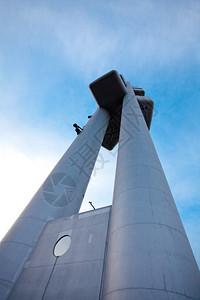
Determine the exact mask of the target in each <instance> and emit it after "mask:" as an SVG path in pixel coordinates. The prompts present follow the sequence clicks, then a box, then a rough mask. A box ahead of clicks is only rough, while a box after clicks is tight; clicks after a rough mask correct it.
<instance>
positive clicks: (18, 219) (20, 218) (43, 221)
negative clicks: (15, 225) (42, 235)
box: [18, 216, 48, 222]
mask: <svg viewBox="0 0 200 300" xmlns="http://www.w3.org/2000/svg"><path fill="white" fill-rule="evenodd" d="M20 219H36V220H40V221H43V222H48V221H47V220H45V219H41V218H37V217H26V216H25V217H20V218H19V219H18V220H20Z"/></svg>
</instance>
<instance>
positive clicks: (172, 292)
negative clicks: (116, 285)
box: [103, 287, 198, 300]
mask: <svg viewBox="0 0 200 300" xmlns="http://www.w3.org/2000/svg"><path fill="white" fill-rule="evenodd" d="M123 290H150V291H152V290H153V291H160V292H165V293H171V294H176V295H181V296H183V297H186V298H188V299H192V300H198V299H197V298H193V297H190V296H187V295H184V294H182V293H178V292H174V291H170V290H163V289H156V288H143V287H135V288H124V289H116V290H114V291H111V292H108V293H106V294H104V295H103V298H104V297H105V296H106V295H108V294H111V293H115V292H116V291H123Z"/></svg>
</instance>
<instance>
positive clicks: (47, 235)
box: [0, 71, 200, 300]
mask: <svg viewBox="0 0 200 300" xmlns="http://www.w3.org/2000/svg"><path fill="white" fill-rule="evenodd" d="M90 89H91V91H92V93H93V95H94V97H95V99H96V101H97V103H98V105H99V108H98V109H97V111H96V113H95V114H94V115H93V116H92V118H91V119H90V120H89V121H88V123H87V124H86V126H85V127H84V130H83V131H82V132H81V133H80V134H79V135H78V136H77V138H76V139H75V141H74V142H73V143H72V145H71V146H70V148H69V149H68V150H67V151H66V153H65V154H64V155H63V157H62V158H61V159H60V161H59V162H58V164H57V165H56V166H55V168H54V169H53V170H52V172H51V173H50V175H49V176H48V177H47V179H46V180H45V182H44V183H43V185H42V186H41V188H40V189H39V190H38V192H37V193H36V194H35V196H34V197H33V199H32V200H31V202H30V203H29V204H28V206H27V208H26V209H25V210H24V212H23V213H22V214H21V216H20V217H19V218H18V220H17V221H16V223H15V224H14V225H13V227H12V228H11V230H10V231H9V232H8V234H7V235H6V236H5V238H4V239H3V241H2V243H1V247H0V295H1V299H31V298H32V299H65V298H66V299H106V300H112V299H115V300H116V299H117V300H118V299H140V300H142V299H150V300H151V299H158V300H161V299H199V298H200V274H199V269H198V267H197V264H196V261H195V258H194V256H193V253H192V250H191V247H190V245H189V241H188V239H187V236H186V234H185V231H184V228H183V225H182V222H181V219H180V217H179V214H178V211H177V209H176V206H175V203H174V200H173V197H172V194H171V192H170V189H169V186H168V183H167V180H166V178H165V175H164V172H163V169H162V166H161V164H160V161H159V158H158V156H157V153H156V150H155V147H154V145H153V142H152V140H151V136H150V133H149V129H150V125H151V119H152V111H153V101H152V100H151V99H150V98H149V97H146V96H145V94H144V91H143V90H142V89H141V88H137V87H132V85H131V84H130V83H129V82H126V81H125V80H124V78H123V76H122V75H119V74H118V73H117V72H116V71H111V72H109V73H107V74H105V75H104V76H102V77H101V78H99V79H97V80H95V81H94V82H93V83H91V84H90ZM118 141H119V148H118V158H117V169H116V177H115V186H114V194H113V203H112V206H108V207H104V208H101V209H98V210H94V211H89V212H85V213H81V214H79V213H78V211H79V208H80V205H81V203H82V200H83V197H84V194H85V191H86V188H87V185H88V182H89V179H90V176H91V173H92V170H93V167H94V163H95V161H96V158H97V155H98V152H99V149H100V147H101V145H102V146H104V147H105V148H107V149H108V150H111V149H113V148H114V147H115V145H116V144H117V143H118Z"/></svg>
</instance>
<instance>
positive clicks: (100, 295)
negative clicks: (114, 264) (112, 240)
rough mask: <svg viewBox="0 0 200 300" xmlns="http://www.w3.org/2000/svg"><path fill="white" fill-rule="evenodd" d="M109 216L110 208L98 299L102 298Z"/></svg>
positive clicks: (108, 225)
mask: <svg viewBox="0 0 200 300" xmlns="http://www.w3.org/2000/svg"><path fill="white" fill-rule="evenodd" d="M110 216H111V209H110V211H109V216H108V223H107V233H106V240H105V246H104V257H103V266H102V273H101V274H102V275H101V284H100V289H99V300H101V299H102V293H103V282H104V276H105V269H106V260H107V252H108V237H109V231H110Z"/></svg>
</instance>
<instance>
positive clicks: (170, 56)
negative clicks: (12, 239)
mask: <svg viewBox="0 0 200 300" xmlns="http://www.w3.org/2000/svg"><path fill="white" fill-rule="evenodd" d="M112 69H116V70H118V71H119V72H120V73H122V74H123V75H124V77H125V79H126V80H129V81H131V83H132V84H133V85H136V86H141V87H143V88H144V89H145V91H146V95H147V96H150V97H151V98H152V99H153V100H154V102H155V113H154V118H153V121H152V128H151V135H152V138H153V140H154V143H155V146H156V148H157V151H158V154H159V156H160V159H161V163H162V165H163V168H164V170H165V173H166V176H167V179H168V181H169V185H170V187H171V190H172V193H173V195H174V198H175V202H176V204H177V207H178V210H179V213H180V215H181V218H182V220H183V223H184V227H185V229H186V232H187V234H188V237H189V240H190V243H191V246H192V248H193V251H194V254H195V257H196V259H197V262H198V264H199V265H200V241H199V237H200V196H199V192H200V179H199V178H200V167H199V166H200V139H199V136H200V125H199V113H200V88H199V81H200V1H198V0H192V1H191V0H173V1H172V0H168V1H164V0H159V1H158V0H143V1H136V0H132V1H129V0H123V1H122V0H118V1H117V0H115V1H114V0H107V1H105V0H101V1H95V0H93V1H89V0H85V1H74V0H73V1H68V0H65V1H64V0H60V1H47V0H43V1H36V0H35V1H31V0H29V1H18V0H15V1H9V0H8V1H1V3H0V136H1V137H0V166H1V167H0V182H1V211H0V220H1V221H0V222H1V224H0V225H1V226H0V228H1V232H0V236H1V237H2V236H3V235H4V234H5V233H6V232H7V230H8V229H9V227H10V226H11V225H12V223H13V222H14V220H15V219H16V218H17V216H18V215H19V213H20V212H21V211H22V210H23V208H24V207H25V206H26V204H27V203H28V202H29V200H30V199H31V198H32V196H33V195H34V193H35V192H36V190H37V189H38V188H39V186H40V185H41V184H42V182H43V180H44V179H45V178H46V177H47V175H48V173H49V172H50V171H51V169H52V168H53V167H54V165H55V164H56V162H57V161H58V159H59V158H60V156H61V155H62V154H63V153H64V151H65V150H66V148H67V147H68V146H69V145H70V143H71V142H72V141H73V139H74V138H75V137H76V135H75V132H74V129H73V127H72V124H73V123H74V122H77V123H78V124H79V125H81V126H82V125H84V124H85V123H86V122H87V116H88V115H90V114H92V113H93V112H94V111H95V110H96V108H97V105H96V103H95V100H94V99H93V97H92V95H91V93H90V91H89V88H88V85H89V83H90V82H92V81H93V80H95V79H96V78H98V77H99V76H101V75H103V74H104V73H106V72H108V71H110V70H112ZM115 161H116V149H114V150H113V152H111V153H110V152H108V151H106V150H104V149H102V150H101V152H100V157H99V159H98V161H97V165H96V171H95V173H93V175H92V179H91V182H90V184H89V187H88V191H87V193H86V196H85V200H84V203H83V206H82V210H87V209H90V206H89V204H88V201H93V203H94V205H95V206H96V207H101V206H104V205H109V204H111V201H112V188H113V180H114V171H115Z"/></svg>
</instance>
